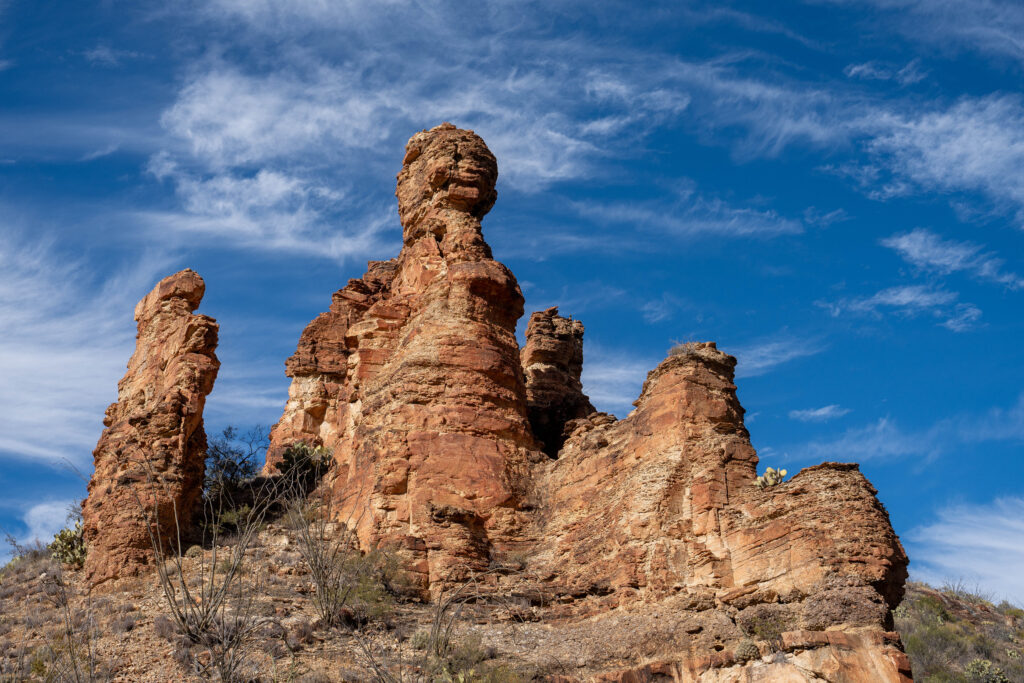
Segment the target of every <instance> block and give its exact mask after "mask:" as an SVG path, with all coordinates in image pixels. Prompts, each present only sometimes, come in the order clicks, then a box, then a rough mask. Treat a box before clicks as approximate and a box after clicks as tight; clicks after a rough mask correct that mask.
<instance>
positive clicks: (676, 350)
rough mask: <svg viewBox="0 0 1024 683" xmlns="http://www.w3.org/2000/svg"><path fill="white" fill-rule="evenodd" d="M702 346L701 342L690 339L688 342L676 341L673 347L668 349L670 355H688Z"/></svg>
mask: <svg viewBox="0 0 1024 683" xmlns="http://www.w3.org/2000/svg"><path fill="white" fill-rule="evenodd" d="M699 348H700V345H699V342H694V341H688V342H675V343H674V344H673V345H672V348H670V349H669V350H668V355H670V356H688V355H690V354H693V353H696V352H697V349H699Z"/></svg>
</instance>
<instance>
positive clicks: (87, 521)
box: [82, 270, 220, 585]
mask: <svg viewBox="0 0 1024 683" xmlns="http://www.w3.org/2000/svg"><path fill="white" fill-rule="evenodd" d="M204 291H205V284H204V282H203V279H202V278H201V277H199V275H198V274H196V273H195V272H193V271H191V270H183V271H181V272H179V273H175V274H174V275H171V276H169V277H166V278H164V279H163V280H161V281H160V282H159V283H158V284H157V285H156V287H154V288H153V291H151V292H150V293H149V294H147V295H146V296H145V297H144V298H143V299H142V301H140V302H139V304H138V305H137V306H136V307H135V320H136V322H137V323H138V336H137V337H136V345H135V353H134V354H132V357H131V360H130V361H129V362H128V371H127V372H126V373H125V375H124V377H123V378H122V379H121V381H120V382H119V383H118V385H117V389H118V391H117V402H116V403H113V404H111V405H110V407H109V408H107V412H106V416H105V417H104V419H103V424H104V426H105V427H106V428H105V429H104V430H103V434H102V435H101V437H100V440H99V443H98V444H97V445H96V450H95V451H93V458H94V461H95V467H96V469H95V472H94V473H93V475H92V479H91V480H90V482H89V496H88V498H87V499H86V500H85V503H84V504H83V506H82V517H83V526H84V533H85V542H86V545H87V547H88V555H87V557H86V562H85V570H86V574H87V576H88V580H89V581H90V582H91V583H92V584H93V585H95V584H98V583H101V582H103V581H106V580H108V579H112V578H117V577H123V576H130V575H133V574H137V573H138V572H139V571H140V569H142V568H143V567H145V566H146V565H148V564H152V559H153V550H152V545H151V540H150V530H153V531H154V532H157V533H158V536H159V537H160V538H162V539H163V540H164V541H165V542H169V541H170V540H171V539H174V538H175V516H177V518H178V522H179V524H180V525H181V528H182V529H188V528H189V526H190V524H191V521H192V515H193V512H194V510H195V507H196V503H197V501H198V498H199V495H200V494H201V492H202V483H203V472H204V464H205V457H206V433H205V432H204V430H203V406H204V405H205V403H206V396H207V395H208V394H209V393H210V391H211V390H212V389H213V383H214V380H215V379H216V377H217V370H218V368H219V367H220V363H219V362H218V360H217V356H216V354H215V349H216V347H217V331H218V328H217V323H216V322H215V321H214V320H213V319H212V318H210V317H208V316H205V315H194V314H193V311H195V310H196V308H198V307H199V302H200V301H201V300H202V298H203V293H204ZM147 518H148V519H149V520H151V521H152V523H153V524H154V525H155V526H154V527H153V528H152V529H151V528H150V527H149V526H148V524H149V523H148V522H147Z"/></svg>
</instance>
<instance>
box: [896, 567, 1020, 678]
mask: <svg viewBox="0 0 1024 683" xmlns="http://www.w3.org/2000/svg"><path fill="white" fill-rule="evenodd" d="M893 618H894V621H895V624H896V628H897V630H899V632H900V635H901V636H902V638H903V644H904V647H905V648H906V651H907V654H908V655H909V656H910V660H911V665H912V667H913V670H914V680H915V681H924V682H928V683H1004V682H1009V681H1024V662H1022V658H1021V654H1022V650H1024V611H1022V610H1020V608H1018V607H1016V606H1014V605H1011V604H1009V603H1007V602H1003V603H1000V605H999V607H995V606H993V605H992V602H991V600H990V599H988V598H987V597H986V596H985V595H984V594H983V593H982V592H981V591H978V590H968V589H967V588H966V587H965V586H964V585H963V584H962V583H957V584H947V585H945V586H943V587H942V588H941V589H939V590H936V589H933V588H931V587H929V586H925V585H923V584H914V583H911V584H909V585H908V590H907V596H906V598H905V599H904V600H903V603H902V604H901V605H900V606H899V607H897V608H896V609H895V610H894V611H893Z"/></svg>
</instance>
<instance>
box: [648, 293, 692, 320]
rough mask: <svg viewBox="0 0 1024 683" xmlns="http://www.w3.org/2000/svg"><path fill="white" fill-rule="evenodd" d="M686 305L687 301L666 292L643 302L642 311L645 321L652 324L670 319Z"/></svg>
mask: <svg viewBox="0 0 1024 683" xmlns="http://www.w3.org/2000/svg"><path fill="white" fill-rule="evenodd" d="M684 305H685V302H684V301H682V300H681V299H680V298H679V297H677V296H675V295H674V294H670V293H668V292H664V293H663V294H662V295H661V296H660V297H658V298H657V299H651V300H649V301H645V302H644V303H643V304H641V306H640V313H641V314H642V315H643V318H644V322H647V323H651V324H653V323H659V322H664V321H666V320H670V319H671V318H672V317H673V316H674V315H675V313H676V311H677V310H679V309H680V308H682V307H683V306H684Z"/></svg>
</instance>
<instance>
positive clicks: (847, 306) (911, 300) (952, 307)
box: [815, 285, 982, 332]
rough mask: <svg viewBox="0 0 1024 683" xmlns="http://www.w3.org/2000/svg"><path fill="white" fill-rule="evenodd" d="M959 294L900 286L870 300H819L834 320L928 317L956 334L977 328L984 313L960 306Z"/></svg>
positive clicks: (942, 290)
mask: <svg viewBox="0 0 1024 683" xmlns="http://www.w3.org/2000/svg"><path fill="white" fill-rule="evenodd" d="M959 297H960V295H959V294H957V293H956V292H951V291H949V290H945V289H942V288H938V287H934V286H931V285H898V286H895V287H888V288H886V289H883V290H880V291H878V292H876V293H875V294H872V295H871V296H868V297H854V298H847V299H840V300H839V301H835V302H828V301H817V302H815V303H816V304H817V305H818V306H819V307H821V308H824V309H826V310H827V311H828V312H829V313H830V314H831V315H832V316H833V317H838V316H840V315H842V314H844V313H850V314H855V315H873V316H876V317H881V316H882V315H883V314H887V313H888V314H895V315H899V316H903V317H916V316H919V315H927V316H931V317H933V318H937V319H939V321H940V322H939V325H940V326H942V327H945V328H947V329H949V330H952V331H953V332H965V331H967V330H970V329H972V328H973V327H974V325H975V324H976V323H977V321H978V320H979V319H980V318H981V315H982V312H981V309H979V308H978V307H977V306H975V305H974V304H970V303H960V302H958V301H957V299H959Z"/></svg>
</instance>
